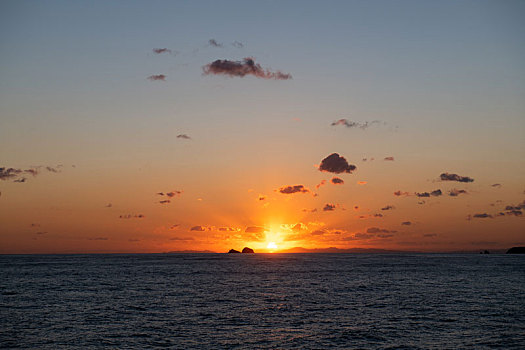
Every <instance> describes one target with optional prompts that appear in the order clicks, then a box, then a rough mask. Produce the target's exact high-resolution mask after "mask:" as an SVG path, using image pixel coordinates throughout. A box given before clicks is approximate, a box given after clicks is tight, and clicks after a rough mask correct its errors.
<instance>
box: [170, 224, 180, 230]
mask: <svg viewBox="0 0 525 350" xmlns="http://www.w3.org/2000/svg"><path fill="white" fill-rule="evenodd" d="M179 226H180V224H173V225H171V226H170V230H175V229H177V227H179Z"/></svg>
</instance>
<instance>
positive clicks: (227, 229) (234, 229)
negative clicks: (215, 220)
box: [219, 227, 239, 232]
mask: <svg viewBox="0 0 525 350" xmlns="http://www.w3.org/2000/svg"><path fill="white" fill-rule="evenodd" d="M219 231H221V232H236V231H239V230H238V229H236V228H234V227H219Z"/></svg>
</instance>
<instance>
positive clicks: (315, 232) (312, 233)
mask: <svg viewBox="0 0 525 350" xmlns="http://www.w3.org/2000/svg"><path fill="white" fill-rule="evenodd" d="M324 234H325V232H324V231H323V230H315V231H312V232H310V235H311V236H322V235H324Z"/></svg>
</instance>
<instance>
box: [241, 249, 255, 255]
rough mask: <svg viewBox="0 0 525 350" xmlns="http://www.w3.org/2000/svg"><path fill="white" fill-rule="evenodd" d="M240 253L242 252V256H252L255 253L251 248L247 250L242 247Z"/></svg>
mask: <svg viewBox="0 0 525 350" xmlns="http://www.w3.org/2000/svg"><path fill="white" fill-rule="evenodd" d="M242 252H243V253H244V254H253V253H255V252H254V251H253V249H252V248H248V247H244V248H243V249H242Z"/></svg>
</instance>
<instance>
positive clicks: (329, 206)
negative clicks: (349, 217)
mask: <svg viewBox="0 0 525 350" xmlns="http://www.w3.org/2000/svg"><path fill="white" fill-rule="evenodd" d="M335 207H336V205H335V204H330V203H326V204H325V206H324V207H323V211H334V210H335Z"/></svg>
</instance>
